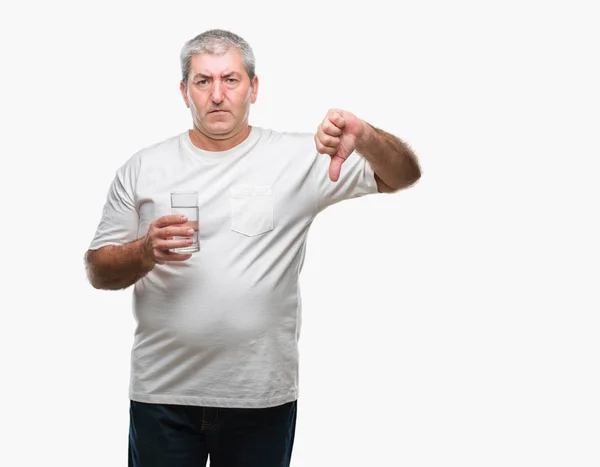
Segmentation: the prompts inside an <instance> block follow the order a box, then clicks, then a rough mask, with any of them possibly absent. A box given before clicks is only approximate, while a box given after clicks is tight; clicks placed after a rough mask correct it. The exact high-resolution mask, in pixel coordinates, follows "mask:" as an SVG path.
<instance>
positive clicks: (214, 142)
mask: <svg viewBox="0 0 600 467" xmlns="http://www.w3.org/2000/svg"><path fill="white" fill-rule="evenodd" d="M251 130H252V127H251V126H250V125H246V126H244V127H242V129H240V130H238V131H237V132H235V133H233V132H232V133H230V134H227V135H223V136H222V137H221V138H213V137H211V136H209V135H207V134H206V133H203V132H202V131H200V129H199V128H198V127H197V126H196V125H194V128H192V129H191V130H189V135H190V140H191V141H192V144H193V145H194V146H196V147H197V148H200V149H203V150H205V151H227V150H228V149H231V148H233V147H235V146H237V145H238V144H240V143H242V142H243V141H244V140H245V139H246V138H247V137H248V135H250V131H251Z"/></svg>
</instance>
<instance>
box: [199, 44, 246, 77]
mask: <svg viewBox="0 0 600 467" xmlns="http://www.w3.org/2000/svg"><path fill="white" fill-rule="evenodd" d="M234 71H237V72H238V73H240V74H246V70H245V69H244V63H243V62H242V56H241V55H240V52H239V51H238V50H237V49H236V48H231V49H229V50H228V51H227V52H225V53H224V54H222V55H214V54H208V53H205V54H198V55H194V56H193V57H192V60H191V63H190V75H191V76H194V75H195V74H197V73H202V74H205V75H222V74H225V73H231V72H234Z"/></svg>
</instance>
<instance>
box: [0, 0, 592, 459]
mask: <svg viewBox="0 0 600 467" xmlns="http://www.w3.org/2000/svg"><path fill="white" fill-rule="evenodd" d="M163 3H165V2H115V1H112V2H102V3H92V2H74V1H73V2H68V1H54V2H41V1H32V2H22V3H19V4H18V6H16V4H12V5H11V6H3V7H2V8H1V11H0V35H1V43H0V48H1V49H2V50H1V52H2V59H1V63H2V74H1V79H2V84H1V86H0V99H1V100H0V102H1V106H0V112H1V123H2V125H1V133H2V136H1V138H0V145H1V146H0V147H1V154H2V165H3V167H2V169H1V170H0V189H1V190H2V191H1V195H2V196H1V197H0V199H1V202H2V216H1V218H2V220H1V223H2V225H1V229H2V243H3V246H4V247H3V252H4V254H3V259H4V261H3V268H2V269H3V277H4V279H3V280H2V305H0V306H1V311H2V315H1V316H2V325H1V327H0V330H1V333H2V339H1V340H0V358H1V364H2V381H3V382H2V384H1V385H0V397H1V399H0V400H1V401H2V403H3V404H2V405H3V409H2V413H1V415H0V420H1V421H2V422H1V423H2V426H3V436H2V449H0V465H3V466H33V465H50V464H53V465H54V464H56V465H61V466H64V467H67V466H83V465H85V466H89V467H91V466H121V465H123V466H124V465H126V453H127V429H128V412H127V410H128V400H127V390H128V383H129V373H128V372H129V351H130V347H131V343H132V332H133V327H134V322H133V318H132V314H131V308H130V297H131V291H130V290H126V291H122V292H104V291H97V290H94V289H93V288H92V287H91V286H90V285H89V284H88V283H87V282H86V278H85V273H84V268H83V254H84V252H85V250H86V249H87V246H88V244H89V242H90V240H91V238H92V236H93V233H94V231H95V228H96V225H97V222H98V220H99V216H100V214H101V209H102V205H103V204H104V199H105V196H106V192H107V189H108V186H109V183H110V181H111V180H112V177H113V176H114V172H115V170H116V169H117V168H118V167H119V166H120V165H121V164H122V163H123V162H124V161H125V160H126V159H127V158H128V157H130V156H131V155H132V154H133V153H134V152H136V151H137V150H139V149H141V148H142V147H145V146H148V145H150V144H154V143H155V142H158V141H161V140H163V139H165V138H168V137H170V136H172V135H174V134H177V133H179V132H181V131H183V130H184V129H186V128H189V126H190V124H191V120H190V116H189V111H188V110H187V109H186V108H185V106H184V104H183V101H182V99H181V97H180V95H179V90H178V85H179V79H180V68H179V52H180V49H181V46H182V45H183V43H184V42H185V41H186V40H188V39H189V38H191V37H193V36H195V35H197V34H198V33H200V32H202V31H203V30H205V29H208V28H213V27H220V28H226V29H231V30H233V31H235V32H237V33H239V34H240V35H242V36H243V37H244V38H246V39H247V40H248V41H249V42H250V44H251V45H252V46H253V48H254V51H255V54H256V57H257V73H258V75H259V77H260V80H261V81H260V90H259V95H258V101H257V103H256V104H255V105H254V106H253V108H252V110H251V123H252V124H253V125H258V126H265V127H272V128H274V129H276V130H281V131H288V130H290V131H314V130H315V129H316V127H317V125H318V124H319V122H320V121H321V119H322V118H323V117H324V115H325V113H326V112H327V110H328V109H329V108H334V107H339V108H343V109H346V110H350V111H352V112H354V113H356V114H357V115H358V116H359V117H361V118H363V119H365V120H367V121H369V122H371V123H372V124H374V125H376V126H379V127H381V128H383V129H386V130H388V131H390V132H392V133H394V134H396V135H398V136H400V137H402V138H403V139H405V140H406V141H407V142H409V143H410V144H411V145H412V147H413V148H414V150H415V151H416V153H417V154H418V156H419V159H420V162H421V164H422V168H423V177H422V179H421V180H420V181H419V182H418V184H417V185H416V186H414V187H413V188H410V189H409V190H406V191H403V192H400V193H397V194H393V195H376V196H369V197H365V198H361V199H356V200H351V201H347V202H344V203H341V204H339V205H336V206H333V207H331V208H330V209H328V210H327V211H325V212H324V213H322V214H321V215H320V217H318V218H317V220H316V221H315V223H314V224H313V226H312V229H311V232H310V235H309V240H308V253H307V259H306V263H305V268H304V271H303V273H302V276H301V281H302V282H301V286H302V292H303V304H304V314H303V321H304V323H303V328H302V335H301V341H300V351H301V363H300V364H301V376H300V391H301V395H300V401H299V418H298V425H297V436H296V444H295V450H294V456H293V463H292V465H293V466H294V467H304V466H333V465H336V466H338V465H339V466H374V465H382V466H383V465H385V466H407V467H441V466H461V467H481V466H485V467H495V466H502V467H505V466H511V467H516V466H523V467H525V466H526V467H530V466H544V467H548V466H578V467H587V466H598V465H599V463H600V450H599V449H598V439H599V436H600V426H599V423H600V422H599V420H600V398H599V397H598V394H600V377H599V373H598V365H599V363H600V359H599V350H600V349H599V339H598V330H599V329H598V326H599V324H600V318H599V312H600V300H599V298H598V285H597V284H598V279H599V266H598V265H599V263H600V249H599V246H598V238H599V234H600V229H599V224H598V201H599V200H600V190H599V187H598V182H597V177H598V173H599V172H598V158H599V156H600V143H599V138H598V137H599V128H600V115H599V110H598V109H599V108H600V107H599V106H600V93H599V90H598V89H599V88H598V83H599V82H600V72H599V63H598V56H599V53H598V43H600V32H599V30H598V27H597V25H598V17H597V15H596V14H595V13H594V11H593V9H592V5H593V4H594V2H577V1H575V2H573V1H571V2H568V3H567V2H534V1H518V2H517V1H503V2H475V1H472V2H467V1H456V2H442V1H437V2H432V1H419V2H417V1H414V2H389V3H387V2H384V1H375V0H370V1H368V2H348V1H320V2H308V3H307V2H295V3H289V4H287V3H284V2H280V3H276V2H272V3H268V2H216V1H214V2H201V1H196V2H191V1H186V2H172V3H169V6H165V5H163ZM567 4H568V7H567V6H566V5H567ZM82 459H85V460H82Z"/></svg>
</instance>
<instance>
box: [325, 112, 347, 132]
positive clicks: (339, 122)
mask: <svg viewBox="0 0 600 467" xmlns="http://www.w3.org/2000/svg"><path fill="white" fill-rule="evenodd" d="M327 119H328V120H329V121H330V122H331V123H332V124H333V125H334V126H336V127H337V128H340V129H343V128H344V126H346V120H344V117H342V114H341V113H340V112H339V111H337V110H332V111H330V112H329V113H328V114H327Z"/></svg>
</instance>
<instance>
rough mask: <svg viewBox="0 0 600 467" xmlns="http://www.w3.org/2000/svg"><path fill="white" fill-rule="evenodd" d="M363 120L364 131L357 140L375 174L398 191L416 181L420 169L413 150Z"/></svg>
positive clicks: (361, 152) (362, 153)
mask: <svg viewBox="0 0 600 467" xmlns="http://www.w3.org/2000/svg"><path fill="white" fill-rule="evenodd" d="M362 123H363V131H362V134H361V135H360V137H359V138H357V140H356V150H357V151H358V152H359V153H360V154H361V155H362V156H363V157H364V158H365V159H366V160H367V161H368V162H369V164H370V165H371V167H372V168H373V171H374V172H375V174H376V176H377V177H379V179H380V180H381V181H382V182H383V183H384V184H385V185H387V187H389V188H390V191H397V190H400V189H402V188H406V187H408V186H410V185H412V184H413V183H415V182H416V181H417V180H418V179H419V178H420V177H421V169H420V167H419V163H418V161H417V158H416V156H415V154H414V153H413V151H412V150H411V149H410V148H409V147H408V145H407V144H405V143H404V142H403V141H401V140H400V139H399V138H397V137H395V136H393V135H391V134H389V133H386V132H385V131H383V130H380V129H378V128H375V127H373V126H372V125H370V124H368V123H367V122H364V121H363V122H362Z"/></svg>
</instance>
